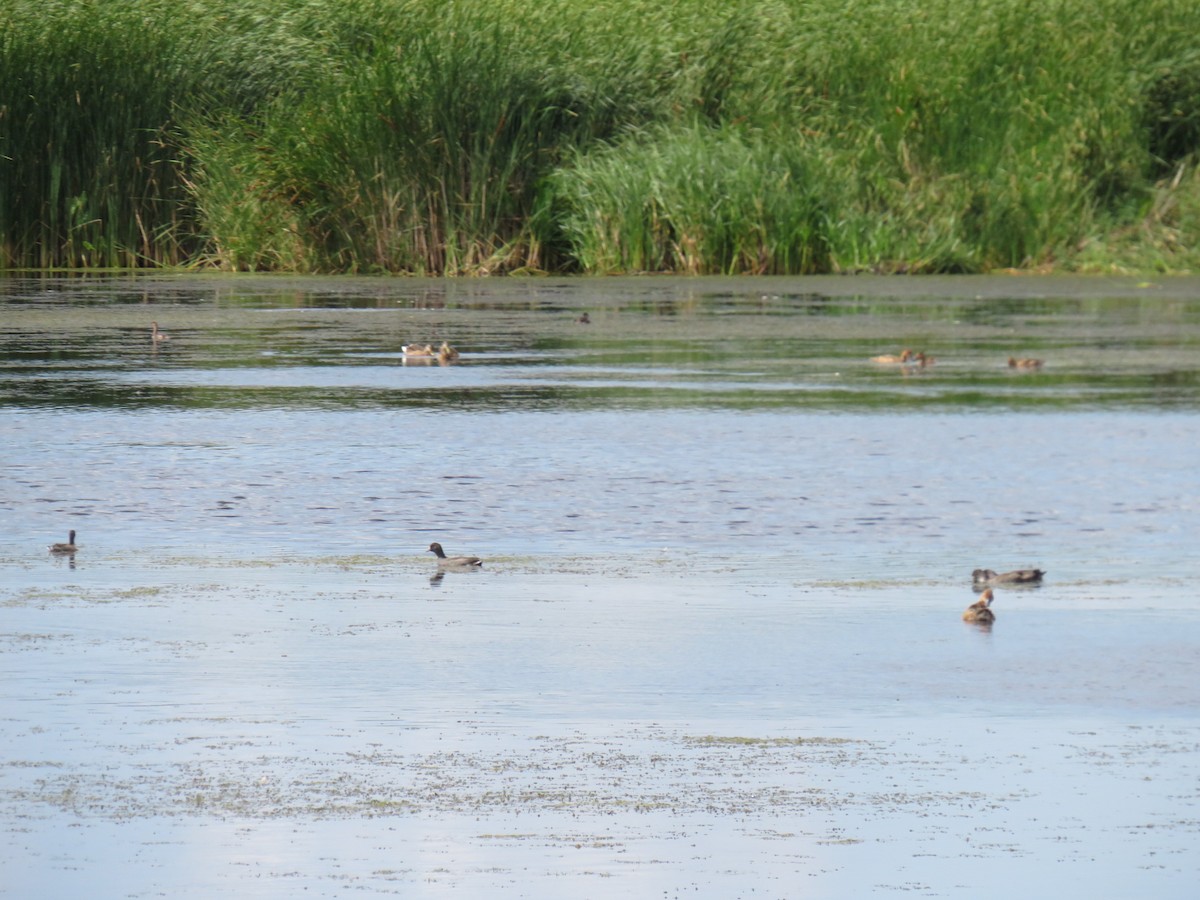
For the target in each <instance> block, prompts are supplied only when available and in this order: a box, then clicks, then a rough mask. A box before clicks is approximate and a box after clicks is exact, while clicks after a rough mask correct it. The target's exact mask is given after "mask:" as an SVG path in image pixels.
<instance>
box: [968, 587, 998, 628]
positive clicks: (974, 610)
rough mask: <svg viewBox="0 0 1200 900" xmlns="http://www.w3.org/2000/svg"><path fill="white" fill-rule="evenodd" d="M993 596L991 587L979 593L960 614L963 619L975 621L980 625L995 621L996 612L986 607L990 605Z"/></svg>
mask: <svg viewBox="0 0 1200 900" xmlns="http://www.w3.org/2000/svg"><path fill="white" fill-rule="evenodd" d="M994 596H995V595H994V594H993V593H992V589H991V588H988V589H987V590H986V591H984V592H983V593H982V594H980V595H979V599H978V600H976V601H975V602H974V603H972V604H971V605H970V606H968V607H967V608H966V610H964V612H963V614H962V618H963V621H964V622H975V623H978V624H980V625H991V624H992V623H993V622H995V621H996V614H995V613H994V612H992V611H991V610H990V609H989V608H988V607H990V606H991V605H992V600H993V599H994Z"/></svg>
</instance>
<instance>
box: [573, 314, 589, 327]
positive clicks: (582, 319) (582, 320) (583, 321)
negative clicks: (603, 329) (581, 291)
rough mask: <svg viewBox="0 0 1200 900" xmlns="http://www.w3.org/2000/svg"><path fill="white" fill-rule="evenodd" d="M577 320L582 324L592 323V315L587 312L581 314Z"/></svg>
mask: <svg viewBox="0 0 1200 900" xmlns="http://www.w3.org/2000/svg"><path fill="white" fill-rule="evenodd" d="M575 321H576V322H578V323H579V324H580V325H591V324H592V317H591V316H589V315H588V314H587V313H584V314H583V315H582V316H580V317H579V318H578V319H576V320H575Z"/></svg>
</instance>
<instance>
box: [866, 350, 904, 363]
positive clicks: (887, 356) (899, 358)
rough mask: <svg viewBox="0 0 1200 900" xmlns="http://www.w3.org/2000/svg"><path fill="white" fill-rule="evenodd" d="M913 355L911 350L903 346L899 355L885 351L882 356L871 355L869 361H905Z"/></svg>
mask: <svg viewBox="0 0 1200 900" xmlns="http://www.w3.org/2000/svg"><path fill="white" fill-rule="evenodd" d="M913 357H914V354H913V352H912V351H911V350H909V349H908V348H907V347H905V348H904V349H903V350H901V351H900V355H899V356H896V355H895V354H892V353H885V354H884V355H883V356H872V357H871V362H873V363H889V364H894V363H906V362H908V361H909V360H910V359H912V358H913Z"/></svg>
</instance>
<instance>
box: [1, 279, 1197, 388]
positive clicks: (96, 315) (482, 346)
mask: <svg viewBox="0 0 1200 900" xmlns="http://www.w3.org/2000/svg"><path fill="white" fill-rule="evenodd" d="M801 285H802V286H803V289H802V290H797V287H798V286H801ZM1097 286H1098V285H1097V283H1096V282H1094V281H1090V282H1089V281H1086V280H1081V281H1069V280H1065V279H1062V280H1060V279H1054V280H1036V279H1007V278H999V279H995V278H993V279H948V280H947V279H930V280H915V279H914V280H897V279H873V278H868V279H820V280H813V281H797V280H795V279H791V280H783V279H766V280H761V281H756V280H745V279H743V280H737V279H728V280H718V281H711V280H697V281H684V280H679V279H641V280H576V281H532V282H530V281H503V282H496V283H493V282H487V283H484V284H479V283H474V282H472V283H460V282H440V281H439V282H422V281H417V282H410V281H398V280H393V279H376V280H368V279H346V280H344V281H343V280H336V279H311V280H300V279H272V278H264V279H261V280H260V279H253V278H250V279H236V278H210V279H202V278H193V277H183V278H176V279H169V278H161V277H159V278H148V277H147V278H137V279H49V278H47V279H9V280H7V281H0V292H3V293H2V294H0V304H2V306H0V308H2V309H3V313H4V323H3V329H2V331H0V365H2V366H3V370H4V373H5V375H6V378H5V379H4V382H3V391H2V393H0V402H3V403H4V404H5V405H7V406H9V407H22V408H24V407H31V406H43V407H52V408H58V407H67V408H77V407H81V406H96V407H100V408H118V409H147V408H149V409H162V408H187V409H195V408H225V409H228V408H249V409H258V408H263V407H273V408H278V407H295V408H306V409H311V408H313V407H321V408H329V409H334V408H342V409H345V408H354V409H361V408H364V407H380V408H406V407H417V408H424V409H444V408H447V407H453V408H459V409H472V410H474V409H487V410H491V411H498V410H506V409H522V408H523V409H547V408H550V409H565V408H571V409H578V408H593V409H594V408H643V409H644V408H653V409H658V408H662V407H665V406H672V407H690V408H696V407H702V408H712V407H721V408H735V409H762V408H783V409H848V408H868V409H873V410H874V409H892V408H895V407H898V406H901V407H905V408H925V409H931V408H932V409H982V408H987V407H1002V408H1008V409H1013V408H1017V409H1031V408H1073V409H1075V408H1084V407H1089V408H1113V407H1114V406H1121V407H1126V408H1128V407H1138V408H1142V407H1147V408H1189V409H1190V408H1194V407H1195V404H1196V400H1197V396H1198V391H1197V387H1198V385H1200V374H1198V372H1200V369H1198V363H1197V359H1198V358H1200V355H1198V354H1197V352H1196V350H1197V345H1198V341H1200V302H1198V301H1197V300H1196V299H1195V295H1196V292H1195V291H1194V290H1193V287H1194V285H1193V284H1192V283H1191V282H1189V281H1171V282H1166V283H1165V284H1150V285H1136V284H1133V283H1126V284H1112V285H1111V286H1110V285H1109V284H1108V283H1105V282H1101V283H1100V284H1099V290H1097ZM918 290H923V291H925V293H916V291H918ZM897 291H904V292H906V294H907V295H906V296H895V293H896V292H897ZM1048 291H1054V292H1055V293H1054V294H1051V295H1047V293H1046V292H1048ZM1084 291H1086V292H1087V293H1082V294H1081V292H1084ZM580 311H586V312H588V314H589V319H590V323H589V324H586V325H584V324H581V323H580V322H579V320H578V319H579V315H578V314H579V312H580ZM151 320H154V321H158V320H161V324H162V326H163V328H164V329H167V330H169V331H170V332H171V334H172V336H173V340H171V341H169V342H162V343H156V342H154V341H152V340H151V339H150V332H149V327H150V321H151ZM442 340H449V341H450V342H451V343H452V344H453V345H454V346H456V347H459V348H460V349H462V350H463V351H464V356H463V358H462V360H461V361H460V362H461V364H460V365H455V366H452V367H436V366H424V365H423V366H414V365H413V363H414V362H415V360H414V359H412V358H406V357H405V356H404V354H403V353H402V352H401V347H402V346H404V345H405V344H409V343H418V344H424V343H432V344H434V345H435V346H436V345H437V344H439V343H440V342H441V341H442ZM903 347H911V348H912V349H914V350H919V351H924V352H926V353H928V354H929V355H930V356H932V357H936V360H937V362H936V363H935V364H934V365H932V366H929V367H925V368H921V367H913V366H880V365H876V364H871V363H869V359H870V357H872V356H875V355H877V354H880V353H898V352H899V351H900V350H901V348H903ZM1010 356H1016V357H1019V358H1037V359H1042V360H1044V362H1045V365H1044V366H1043V367H1041V368H1040V369H1037V370H1032V371H1026V370H1013V369H1011V368H1010V367H1009V366H1008V365H1007V360H1008V358H1009V357H1010ZM406 370H413V371H406Z"/></svg>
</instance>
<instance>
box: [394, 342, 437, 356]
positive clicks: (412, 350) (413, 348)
mask: <svg viewBox="0 0 1200 900" xmlns="http://www.w3.org/2000/svg"><path fill="white" fill-rule="evenodd" d="M400 352H401V353H403V354H404V355H405V356H433V347H432V345H430V344H426V345H425V346H424V347H421V346H419V345H417V344H405V345H404V346H403V347H401V348H400Z"/></svg>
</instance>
